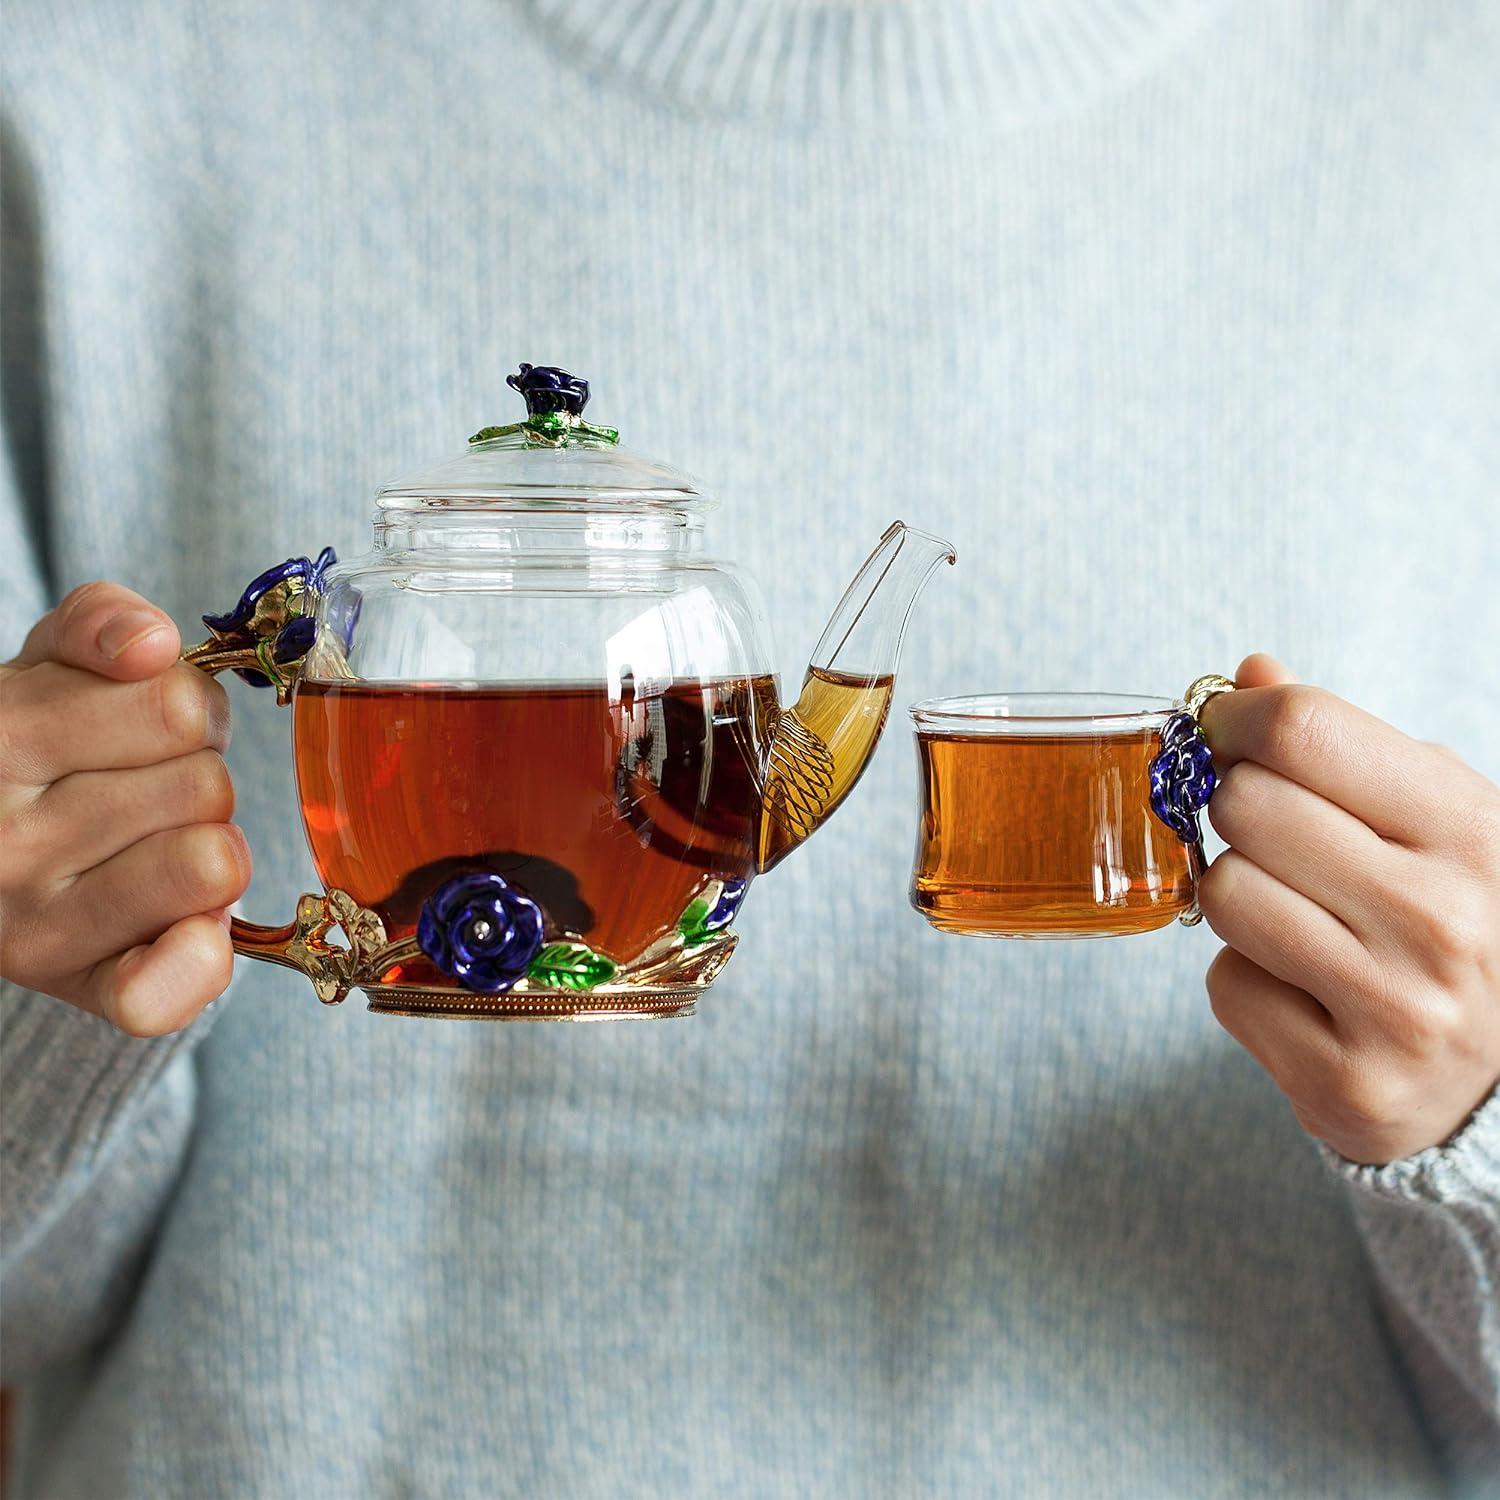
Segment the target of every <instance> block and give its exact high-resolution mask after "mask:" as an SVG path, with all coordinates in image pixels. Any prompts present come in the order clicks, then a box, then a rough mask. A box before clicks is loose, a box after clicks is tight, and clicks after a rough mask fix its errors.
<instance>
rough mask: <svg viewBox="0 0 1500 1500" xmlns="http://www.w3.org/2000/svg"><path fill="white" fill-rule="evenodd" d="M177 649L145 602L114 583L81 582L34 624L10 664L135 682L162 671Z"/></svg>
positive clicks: (172, 630) (172, 632) (166, 625)
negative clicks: (56, 666) (53, 665)
mask: <svg viewBox="0 0 1500 1500" xmlns="http://www.w3.org/2000/svg"><path fill="white" fill-rule="evenodd" d="M181 647H182V642H181V640H180V639H179V638H178V635H177V627H176V626H175V625H174V624H173V623H172V621H171V619H170V618H169V617H168V616H167V615H165V614H163V613H162V611H161V610H159V609H158V608H157V607H156V606H155V605H154V604H152V603H151V602H150V600H148V599H143V598H141V596H140V595H139V594H136V593H132V592H131V591H130V590H129V589H126V588H121V587H120V585H119V584H117V583H86V584H84V585H83V586H82V587H81V588H76V589H74V590H73V592H72V593H71V594H69V595H68V596H67V597H66V598H65V599H64V600H63V601H62V602H61V603H60V604H59V605H58V606H57V608H56V609H54V610H50V611H49V612H48V613H47V614H45V615H43V616H42V618H41V619H40V620H38V621H37V622H36V624H35V625H34V626H33V627H32V629H31V634H30V635H28V636H27V637H26V644H25V645H24V646H22V647H21V650H20V653H19V655H17V656H16V658H15V660H14V661H13V662H11V663H10V665H11V666H15V667H34V666H37V665H38V664H40V663H41V662H44V661H55V662H60V663H62V664H63V665H64V666H69V667H79V668H82V670H83V671H85V672H96V673H98V675H99V676H101V677H113V678H115V679H116V680H117V681H120V682H138V681H140V680H142V679H143V678H147V677H155V676H156V675H157V674H158V673H159V672H165V671H166V670H167V668H168V667H170V666H171V665H172V663H173V662H174V661H175V660H176V659H177V653H178V651H179V650H180V649H181Z"/></svg>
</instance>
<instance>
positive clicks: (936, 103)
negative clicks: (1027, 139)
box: [530, 0, 1217, 128]
mask: <svg viewBox="0 0 1500 1500" xmlns="http://www.w3.org/2000/svg"><path fill="white" fill-rule="evenodd" d="M530 3H531V5H532V7H533V9H534V10H535V11H536V12H537V13H539V14H540V16H541V18H542V21H543V23H544V24H545V26H546V28H547V30H548V31H549V32H550V33H551V34H552V35H553V36H554V37H555V38H557V39H558V40H559V41H561V42H562V43H563V45H565V46H566V47H568V48H569V49H570V50H576V51H577V52H578V53H580V54H581V55H582V56H583V57H584V58H585V59H586V60H587V61H588V63H589V64H590V65H591V66H593V67H596V68H603V69H608V70H610V71H616V72H623V73H625V74H627V75H629V76H630V77H631V78H632V79H633V81H634V82H635V83H636V84H637V85H644V86H645V87H647V88H649V89H651V90H652V91H653V92H655V93H657V94H661V95H668V96H671V97H673V98H675V99H676V100H677V102H679V103H680V104H684V105H686V106H688V107H690V108H693V109H695V110H697V111H699V112H702V113H709V114H719V115H748V116H758V117H761V118H770V119H779V120H782V121H785V122H787V123H796V124H819V123H827V124H855V125H884V126H895V127H898V128H899V127H901V126H902V125H912V126H918V125H923V124H934V123H938V122H942V121H950V120H974V121H983V122H987V123H990V124H1005V123H1021V122H1024V121H1026V120H1030V119H1035V118H1037V117H1038V116H1041V115H1045V114H1048V113H1050V112H1052V111H1054V110H1058V109H1063V108H1067V107H1068V106H1070V105H1071V104H1074V103H1076V102H1078V101H1079V100H1080V99H1083V98H1086V97H1088V96H1089V95H1091V94H1094V93H1097V92H1099V91H1100V90H1102V89H1105V88H1108V87H1110V86H1111V85H1115V84H1119V83H1123V82H1125V81H1128V79H1129V78H1131V77H1132V76H1134V75H1136V74H1138V73H1140V72H1142V71H1144V70H1145V69H1146V68H1148V67H1150V66H1151V64H1152V63H1153V62H1154V61H1155V60H1156V59H1157V58H1158V57H1159V56H1160V55H1162V54H1163V53H1164V52H1165V51H1167V50H1168V49H1169V48H1171V47H1173V46H1174V45H1176V43H1177V42H1178V41H1179V40H1180V39H1181V38H1182V37H1183V36H1184V35H1186V34H1187V33H1188V32H1190V31H1191V30H1193V29H1195V28H1196V26H1197V24H1199V23H1200V22H1201V21H1202V20H1203V19H1204V17H1205V16H1206V15H1208V14H1210V13H1211V12H1212V11H1214V10H1215V9H1217V3H1216V0H530Z"/></svg>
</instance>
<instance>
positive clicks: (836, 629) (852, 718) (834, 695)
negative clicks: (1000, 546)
mask: <svg viewBox="0 0 1500 1500" xmlns="http://www.w3.org/2000/svg"><path fill="white" fill-rule="evenodd" d="M956 560H957V558H956V554H955V553H954V551H953V548H952V547H950V546H949V545H948V543H947V542H945V541H942V540H941V539H939V538H938V537H935V536H930V535H929V534H928V533H927V532H925V531H918V530H916V529H915V528H914V527H911V526H908V525H906V524H905V523H904V522H902V521H897V522H895V523H894V524H893V525H892V526H891V527H890V528H889V529H888V530H887V531H886V533H885V535H884V536H882V537H881V539H880V542H879V545H878V546H877V547H876V548H875V550H874V551H873V552H872V553H871V554H870V555H869V557H868V558H866V559H865V563H864V566H863V567H862V568H860V570H859V572H858V573H857V574H856V575H855V577H854V581H853V583H851V584H850V585H849V587H848V588H847V589H846V590H845V591H844V597H843V598H842V599H840V600H839V602H838V607H837V608H836V609H835V610H834V612H833V618H832V619H831V620H829V622H828V627H827V629H825V630H824V632H823V634H822V637H821V638H820V639H819V641H818V644H817V646H816V647H815V648H814V650H813V656H812V662H811V664H810V665H809V666H808V669H807V676H806V677H805V678H804V679H803V683H802V693H801V696H800V697H799V698H798V699H797V702H796V703H795V704H794V705H793V706H792V707H791V708H788V709H784V710H783V711H782V712H781V713H780V715H779V716H778V718H777V720H776V728H775V731H774V732H773V734H772V736H771V742H770V749H769V752H768V757H767V762H766V776H765V788H764V793H763V799H762V811H761V821H760V845H759V857H758V867H759V868H760V870H762V871H765V870H769V869H770V868H771V867H772V866H773V865H775V864H778V863H780V861H781V860H783V859H785V858H786V856H787V855H788V854H790V853H791V852H792V850H793V849H795V848H796V847H797V846H798V845H799V844H801V843H802V842H803V841H804V840H806V838H807V837H808V835H809V834H811V833H813V832H815V831H816V830H817V829H819V828H821V827H822V826H823V824H824V823H826V822H827V821H828V819H829V817H830V816H831V815H832V813H833V811H834V809H835V808H837V807H838V805H839V804H840V803H841V802H842V801H843V800H844V798H845V797H847V796H848V795H849V793H850V792H851V791H852V790H853V789H854V784H855V782H857V781H858V780H859V778H860V775H861V774H862V773H863V771H864V769H865V766H866V765H867V764H868V763H869V759H870V756H871V755H872V754H873V753H874V750H875V745H876V742H877V741H878V740H879V739H880V734H881V731H882V730H883V729H884V728H885V721H886V715H887V714H888V713H889V711H890V706H891V697H892V695H893V693H894V692H895V687H896V667H897V664H898V663H899V661H900V659H901V642H902V639H903V638H904V636H905V634H906V622H907V619H908V618H909V617H910V615H911V609H912V605H913V604H914V603H915V602H916V598H917V595H918V594H919V593H920V592H921V591H922V585H923V584H925V583H926V582H927V580H928V578H929V577H930V576H931V574H932V570H933V569H934V568H935V567H937V565H938V564H939V563H940V562H949V563H952V562H955V561H956Z"/></svg>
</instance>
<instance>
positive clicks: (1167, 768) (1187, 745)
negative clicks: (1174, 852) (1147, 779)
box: [1150, 712, 1217, 844]
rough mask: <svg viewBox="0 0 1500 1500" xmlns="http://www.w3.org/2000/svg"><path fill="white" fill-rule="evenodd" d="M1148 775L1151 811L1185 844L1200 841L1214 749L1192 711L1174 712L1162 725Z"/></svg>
mask: <svg viewBox="0 0 1500 1500" xmlns="http://www.w3.org/2000/svg"><path fill="white" fill-rule="evenodd" d="M1150 774H1151V810H1152V812H1154V813H1155V814H1156V816H1157V817H1158V818H1160V819H1161V821H1162V822H1163V823H1165V824H1166V825H1167V827H1168V828H1170V829H1171V830H1172V832H1173V833H1175V834H1176V835H1177V837H1178V838H1180V839H1181V840H1182V842H1183V843H1184V844H1196V843H1200V842H1201V841H1202V838H1203V833H1202V830H1201V829H1200V828H1199V827H1198V814H1199V813H1200V812H1202V811H1203V809H1204V808H1205V807H1207V806H1208V799H1209V798H1210V797H1211V796H1212V795H1213V790H1214V785H1215V783H1216V780H1217V778H1216V777H1215V775H1214V758H1213V752H1212V751H1211V750H1210V749H1209V747H1208V741H1207V740H1206V739H1204V737H1203V731H1202V730H1201V729H1200V728H1199V727H1198V721H1197V719H1195V718H1194V717H1193V716H1192V714H1190V713H1185V712H1184V713H1175V714H1173V715H1172V716H1171V718H1169V719H1168V720H1167V722H1166V723H1165V724H1163V725H1162V729H1161V750H1160V751H1159V752H1158V753H1157V755H1156V757H1155V758H1154V759H1153V760H1152V762H1151V767H1150Z"/></svg>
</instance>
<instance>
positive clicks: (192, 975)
mask: <svg viewBox="0 0 1500 1500" xmlns="http://www.w3.org/2000/svg"><path fill="white" fill-rule="evenodd" d="M233 972H234V949H233V948H232V947H231V945H230V941H229V933H228V931H227V930H226V929H225V927H224V926H223V924H222V923H220V922H219V921H218V920H217V919H216V918H214V917H213V916H209V915H203V916H193V917H184V918H183V919H182V920H181V921H180V922H174V923H173V924H172V926H171V927H169V928H168V929H167V930H166V931H165V932H164V933H162V935H161V936H160V937H158V938H157V939H156V940H155V941H154V942H151V943H145V944H142V945H141V946H139V947H136V948H131V949H129V950H128V951H127V952H125V953H122V954H120V955H119V956H118V957H114V958H109V959H106V960H105V961H104V962H103V963H101V964H99V965H97V966H96V967H95V968H94V969H93V970H92V972H91V973H90V974H89V975H88V977H87V979H86V981H85V983H84V986H83V990H82V993H81V995H80V1001H81V1003H82V1004H83V1005H84V1007H85V1008H86V1009H88V1010H92V1011H94V1012H95V1014H97V1015H101V1016H103V1017H104V1019H105V1020H106V1021H109V1022H111V1023H112V1024H114V1025H115V1026H118V1027H119V1028H120V1030H121V1031H124V1032H127V1033H129V1035H131V1036H141V1037H145V1036H164V1035H165V1034H166V1033H167V1032H171V1031H180V1030H181V1029H182V1028H183V1027H184V1026H186V1025H187V1024H188V1022H189V1021H191V1020H193V1019H194V1017H196V1016H197V1015H198V1013H199V1012H200V1011H201V1010H202V1009H203V1007H204V1006H205V1005H207V1004H208V1003H209V1002H210V1001H211V1000H216V999H218V997H219V996H220V995H222V994H223V993H224V991H225V990H226V989H228V987H229V980H230V976H231V975H232V974H233Z"/></svg>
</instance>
